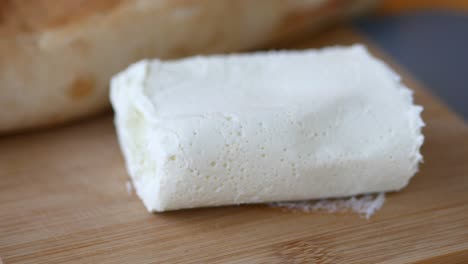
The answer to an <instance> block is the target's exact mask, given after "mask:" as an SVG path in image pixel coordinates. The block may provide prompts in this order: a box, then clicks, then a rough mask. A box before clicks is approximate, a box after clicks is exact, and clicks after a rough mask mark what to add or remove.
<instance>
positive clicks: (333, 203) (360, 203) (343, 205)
mask: <svg viewBox="0 0 468 264" xmlns="http://www.w3.org/2000/svg"><path fill="white" fill-rule="evenodd" d="M384 202H385V193H383V192H382V193H378V194H366V195H361V196H352V197H350V198H340V199H322V200H314V201H297V202H275V203H269V206H271V207H280V208H284V209H286V210H292V211H303V212H316V211H326V212H329V213H336V212H355V213H357V214H359V215H361V216H365V217H366V218H367V219H369V218H370V217H371V216H372V215H373V214H374V213H375V212H377V211H378V210H379V209H380V208H381V207H382V206H383V204H384Z"/></svg>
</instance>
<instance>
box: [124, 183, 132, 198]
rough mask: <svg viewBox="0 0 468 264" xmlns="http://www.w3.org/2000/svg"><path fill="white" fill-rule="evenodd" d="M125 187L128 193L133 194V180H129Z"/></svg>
mask: <svg viewBox="0 0 468 264" xmlns="http://www.w3.org/2000/svg"><path fill="white" fill-rule="evenodd" d="M125 188H126V189H127V193H128V195H132V193H133V184H132V182H131V181H127V182H126V183H125Z"/></svg>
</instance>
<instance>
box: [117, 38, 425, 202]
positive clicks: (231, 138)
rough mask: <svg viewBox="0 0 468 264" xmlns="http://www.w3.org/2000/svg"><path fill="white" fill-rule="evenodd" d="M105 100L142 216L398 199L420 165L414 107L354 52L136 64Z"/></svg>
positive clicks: (393, 77)
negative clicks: (386, 195)
mask: <svg viewBox="0 0 468 264" xmlns="http://www.w3.org/2000/svg"><path fill="white" fill-rule="evenodd" d="M111 101H112V105H113V107H114V109H115V112H116V117H115V123H116V127H117V131H118V135H119V141H120V145H121V148H122V151H123V153H124V156H125V160H126V165H127V168H128V171H129V174H130V176H131V178H132V180H133V183H134V186H135V189H136V192H137V193H138V195H139V196H140V197H141V199H142V200H143V202H144V204H145V206H146V207H147V209H148V210H150V211H165V210H173V209H180V208H192V207H201V206H216V205H227V204H241V203H259V202H272V201H290V200H305V199H314V198H327V197H341V196H350V195H356V194H361V193H369V192H382V191H392V190H399V189H401V188H403V187H404V186H406V185H407V183H408V181H409V179H410V178H411V177H412V176H413V175H414V174H415V173H416V171H417V170H418V164H419V162H420V161H421V159H422V156H421V154H420V152H419V149H420V147H421V145H422V143H423V139H424V137H423V135H422V134H421V127H422V126H423V125H424V123H423V121H422V120H421V117H420V113H421V111H422V107H420V106H415V105H414V104H413V98H412V93H411V91H410V90H408V89H407V88H406V87H405V86H404V85H403V84H402V83H401V82H400V77H399V76H398V75H397V74H396V73H394V72H393V71H392V70H391V69H390V68H389V67H388V66H386V65H385V64H384V63H382V62H381V61H379V60H377V59H376V58H373V57H372V56H371V55H369V53H368V52H367V51H366V49H365V48H364V47H363V46H360V45H355V46H351V47H333V48H326V49H322V50H305V51H280V52H263V53H252V54H242V55H226V56H210V57H192V58H187V59H182V60H176V61H165V62H164V61H159V60H153V61H141V62H139V63H136V64H134V65H132V66H130V67H129V69H127V70H126V71H124V72H122V73H120V74H118V75H117V76H115V77H114V78H113V80H112V82H111Z"/></svg>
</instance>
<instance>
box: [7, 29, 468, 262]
mask: <svg viewBox="0 0 468 264" xmlns="http://www.w3.org/2000/svg"><path fill="white" fill-rule="evenodd" d="M354 42H366V40H364V39H362V37H360V36H359V35H358V34H356V33H355V32H353V31H352V30H351V29H349V28H346V27H341V28H338V29H336V30H333V31H330V32H329V33H327V34H324V35H323V36H322V37H320V38H318V39H315V40H314V41H305V42H302V43H300V44H294V45H290V46H289V47H290V48H307V47H320V46H324V45H330V44H350V43H354ZM372 50H373V53H374V54H376V55H378V56H382V54H381V53H380V52H379V51H377V50H376V49H372ZM394 66H395V65H394ZM402 74H403V76H404V81H405V82H406V83H407V84H408V86H409V87H412V88H414V89H415V91H416V101H417V103H419V104H422V105H423V106H424V107H425V111H424V113H423V117H424V120H425V121H426V122H427V127H426V128H425V129H424V134H425V135H426V143H425V145H424V147H423V151H422V152H423V154H424V159H425V162H424V165H423V166H422V167H421V171H420V172H419V173H418V174H417V175H416V176H415V177H414V178H413V180H412V181H411V183H410V185H409V187H408V188H406V189H404V190H403V191H402V192H399V193H392V194H388V195H387V201H386V203H385V205H384V207H383V208H382V209H381V210H380V211H378V212H377V213H376V214H375V215H374V216H373V217H372V218H371V219H370V220H367V219H365V218H362V217H360V216H358V215H357V214H353V213H338V214H329V213H325V212H319V213H302V212H295V213H294V212H290V211H284V210H281V209H278V208H270V207H267V206H264V205H251V206H231V207H221V208H206V209H193V210H182V211H176V212H168V213H162V214H150V213H148V212H147V211H146V210H145V208H144V207H143V204H142V203H141V202H140V201H139V199H138V197H136V195H135V194H134V193H133V194H129V193H128V192H127V190H126V182H127V181H128V177H127V174H126V171H125V168H124V163H123V159H122V156H121V154H120V151H119V148H118V145H117V140H116V136H115V132H114V127H113V125H112V117H111V115H110V114H107V115H105V116H101V117H99V118H95V119H94V120H91V121H86V122H81V123H77V124H74V125H69V126H65V127H61V128H56V129H52V130H44V131H40V132H34V133H33V132H31V133H25V134H21V135H16V136H9V137H4V138H0V256H1V258H2V259H3V262H4V263H153V262H158V263H168V262H192V263H193V262H195V263H206V262H228V263H314V262H318V263H322V262H323V263H336V262H343V263H375V262H385V263H408V262H418V261H431V262H440V263H451V262H457V261H458V262H460V263H463V261H465V262H464V263H468V262H467V261H468V192H467V190H468V160H467V157H468V126H467V125H466V124H465V123H464V122H463V121H462V120H461V119H460V118H459V117H457V116H456V115H455V114H454V113H452V112H451V111H449V110H448V109H447V107H445V106H444V105H442V104H441V103H440V102H438V101H437V100H436V99H434V98H433V97H431V96H430V95H429V94H428V93H427V90H425V89H424V88H421V86H420V85H419V84H417V83H416V82H414V81H413V80H411V79H410V78H409V77H408V75H407V74H405V73H402ZM0 262H1V261H0Z"/></svg>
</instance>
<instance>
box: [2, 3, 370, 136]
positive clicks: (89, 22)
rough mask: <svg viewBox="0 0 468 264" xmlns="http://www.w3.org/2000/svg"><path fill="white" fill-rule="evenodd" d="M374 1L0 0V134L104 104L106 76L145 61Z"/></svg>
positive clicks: (284, 28)
mask: <svg viewBox="0 0 468 264" xmlns="http://www.w3.org/2000/svg"><path fill="white" fill-rule="evenodd" d="M374 2H375V0H288V1H285V0H258V1H257V0H255V1H252V0H236V1H234V0H34V1H33V0H0V134H4V133H8V132H12V131H17V130H23V129H28V128H33V127H43V126H48V125H53V124H59V123H63V122H65V121H69V120H74V119H78V118H82V117H84V116H88V115H90V114H93V113H96V112H99V111H102V110H103V109H106V108H107V107H108V104H109V103H108V82H109V79H110V77H111V76H112V75H113V74H115V73H117V72H118V71H120V70H122V69H123V68H125V67H126V66H127V65H128V64H130V63H132V62H135V61H137V60H140V59H142V58H147V57H150V58H151V57H158V58H163V59H168V58H176V57H182V56H187V55H193V54H197V53H204V54H207V53H221V52H235V51H242V50H246V49H252V48H255V47H259V46H262V45H266V44H267V43H270V42H272V41H277V40H279V39H282V38H285V37H287V36H289V35H297V34H300V33H301V32H306V31H308V30H313V29H315V28H317V27H319V26H322V25H323V24H324V23H326V22H329V21H331V20H334V19H337V18H343V17H346V16H349V15H352V14H357V13H360V12H361V11H364V10H366V9H367V8H369V7H371V6H372V4H373V3H374Z"/></svg>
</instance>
